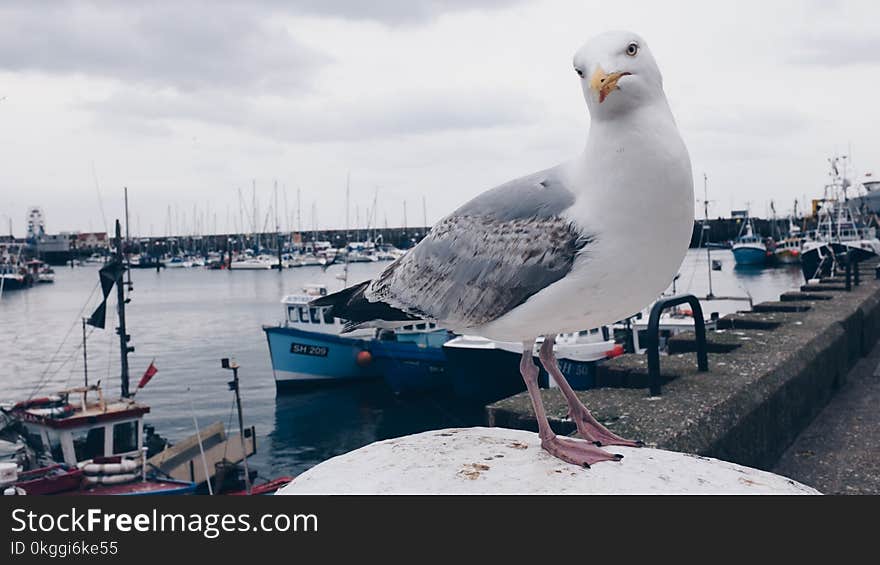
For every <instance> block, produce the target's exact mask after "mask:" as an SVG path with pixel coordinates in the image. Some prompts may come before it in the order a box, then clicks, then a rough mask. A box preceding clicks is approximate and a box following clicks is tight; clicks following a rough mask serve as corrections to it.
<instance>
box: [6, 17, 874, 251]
mask: <svg viewBox="0 0 880 565" xmlns="http://www.w3.org/2000/svg"><path fill="white" fill-rule="evenodd" d="M878 21H880V4H877V3H876V2H854V1H841V2H833V1H828V0H822V1H818V0H815V1H804V0H800V1H792V2H781V1H775V0H774V1H772V2H768V1H766V0H763V1H758V2H742V1H737V2H733V1H729V2H725V3H719V2H678V3H675V2H642V1H638V0H629V1H627V2H607V1H604V2H591V1H583V0H581V1H568V0H542V1H527V0H522V1H517V0H455V1H440V0H436V1H433V0H372V1H370V2H362V1H360V0H347V1H338V2H333V1H322V0H299V1H297V0H288V1H282V0H278V1H277V2H273V1H269V0H264V1H257V2H247V3H245V2H223V1H216V0H215V1H204V2H202V1H197V0H183V1H177V2H143V3H137V6H136V5H135V3H128V2H114V3H110V2H106V3H105V2H64V1H58V2H41V1H21V2H18V1H15V0H6V1H4V2H3V3H2V4H0V29H2V30H3V33H0V232H2V233H5V232H6V231H7V226H8V223H9V218H11V219H12V222H13V227H14V231H15V233H16V234H17V235H23V233H24V224H25V215H26V212H27V208H28V207H29V206H32V205H39V206H41V207H42V208H43V210H44V213H45V216H46V221H47V229H48V231H49V232H58V231H60V230H82V231H87V230H100V231H103V230H104V226H105V219H104V218H106V222H107V223H111V222H112V219H113V218H114V217H117V216H118V215H119V214H121V210H122V187H123V186H128V187H129V195H130V207H131V223H132V231H134V232H137V233H139V234H142V235H150V234H154V235H162V234H164V233H165V231H166V230H167V229H168V228H169V227H171V228H174V229H175V231H183V232H191V231H192V230H193V229H194V225H193V224H194V222H193V214H194V210H195V214H196V216H198V217H199V223H200V224H201V229H200V231H204V232H212V231H214V227H215V224H216V228H217V230H218V231H234V230H242V229H244V230H248V231H249V230H250V228H251V224H252V223H253V221H252V220H251V219H249V218H248V216H250V215H251V200H252V193H251V185H252V182H253V181H255V182H256V188H257V199H258V210H259V216H260V217H259V218H258V220H257V224H258V225H259V226H260V227H263V226H267V227H268V228H269V229H270V230H271V229H274V226H275V220H274V217H272V218H269V219H268V221H267V216H268V215H271V214H269V211H270V206H271V205H272V200H273V183H274V182H276V181H277V183H278V186H279V189H278V193H279V197H278V198H279V206H278V208H279V210H280V212H281V214H280V215H281V219H280V223H281V224H282V227H283V228H285V227H288V225H289V227H290V228H291V229H295V228H296V225H297V219H296V216H297V214H296V209H297V203H296V201H297V198H296V193H297V188H299V189H300V190H301V202H302V205H301V206H302V223H303V227H304V228H311V226H312V222H313V214H312V210H313V209H315V210H316V211H317V212H316V214H315V216H316V218H315V221H316V223H317V225H318V226H319V227H342V226H344V223H345V186H346V176H347V174H348V173H349V172H350V174H351V194H352V198H351V223H352V224H354V223H355V216H356V211H357V213H358V215H359V217H360V224H362V225H364V224H366V222H367V220H366V218H365V216H366V210H367V208H371V207H372V203H373V200H374V196H375V195H376V194H378V197H377V201H378V208H377V214H376V216H377V217H376V219H375V220H374V223H377V224H378V225H380V226H382V225H384V224H385V223H386V221H387V223H388V225H391V226H396V225H401V224H402V223H403V207H404V201H406V203H407V209H408V214H407V216H408V217H407V222H408V224H409V225H414V224H421V223H422V222H423V211H422V202H423V198H424V201H425V202H426V204H427V206H426V207H427V220H428V222H433V221H436V220H437V219H439V218H440V217H442V216H443V215H445V214H446V213H448V212H450V211H452V210H453V209H454V208H456V207H457V206H458V205H460V204H461V203H463V202H464V201H466V200H468V199H469V198H471V197H473V196H475V195H477V194H478V193H480V192H482V191H483V190H485V189H488V188H491V187H492V186H495V185H497V184H499V183H501V182H504V181H506V180H509V179H511V178H515V177H518V176H521V175H523V174H526V173H529V172H533V171H535V170H539V169H541V168H545V167H547V166H550V165H553V164H555V163H557V162H559V161H562V160H565V159H568V158H570V157H572V156H573V155H575V154H576V153H577V152H579V151H581V150H582V147H583V144H584V141H585V138H586V132H587V129H588V127H589V116H588V113H587V110H586V106H585V104H584V101H583V98H582V94H581V91H580V87H579V85H578V79H577V77H576V75H575V73H574V72H573V70H572V64H571V57H572V54H573V53H574V52H575V51H576V50H577V48H578V47H580V45H581V44H583V43H584V41H586V40H587V39H588V38H589V37H591V36H592V35H594V34H596V33H600V32H602V31H606V30H609V29H630V30H632V31H635V32H637V33H639V34H641V35H642V36H643V37H644V38H645V39H646V41H647V42H648V43H649V45H650V47H651V49H652V51H653V52H654V55H655V57H656V59H657V61H658V63H659V65H660V68H661V71H662V72H663V74H664V81H665V89H666V93H667V96H668V98H669V100H670V103H671V105H672V108H673V112H674V114H675V116H676V119H677V121H678V124H679V127H680V129H681V131H682V134H683V137H684V139H685V142H686V144H687V145H688V148H689V150H690V153H691V160H692V162H693V166H694V176H695V184H696V185H697V188H698V191H697V192H698V197H699V198H701V197H702V190H701V189H702V175H703V172H705V173H707V174H708V176H709V198H710V200H712V201H713V203H712V206H711V208H710V214H711V215H713V216H717V215H726V214H728V213H729V211H730V209H731V208H743V207H745V206H746V204H747V203H748V202H750V203H751V209H752V212H753V213H754V214H758V215H764V214H766V213H767V210H768V208H767V207H768V202H769V200H770V199H771V198H773V199H775V200H776V202H777V209H778V210H780V211H788V210H789V209H790V208H791V206H792V202H793V200H794V199H795V198H799V199H802V198H803V197H804V196H806V197H807V198H810V197H817V196H820V195H821V191H822V186H823V184H824V181H825V179H826V169H827V163H826V158H827V157H829V156H831V155H832V154H834V153H846V152H847V151H848V147H849V146H850V144H851V147H852V158H853V164H854V169H855V171H854V172H855V173H857V174H856V176H858V175H860V174H861V173H864V172H866V171H869V170H872V168H876V170H877V172H878V173H880V150H878V141H877V139H878V132H880V130H878V124H880V103H878V95H880V26H878V25H877V22H878ZM377 189H378V192H377ZM239 190H241V191H242V195H243V200H244V201H245V206H242V205H241V204H240V202H241V201H240V199H239ZM285 192H286V199H287V204H286V206H285V202H284V199H285V198H284V195H285ZM313 203H314V206H313ZM285 209H286V213H285ZM700 214H702V212H700ZM241 216H245V218H244V220H241V219H240V217H241ZM169 220H170V222H169ZM169 223H170V225H169ZM242 223H243V224H244V226H243V228H242V225H241V224H242Z"/></svg>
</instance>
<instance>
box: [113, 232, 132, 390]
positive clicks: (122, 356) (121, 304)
mask: <svg viewBox="0 0 880 565" xmlns="http://www.w3.org/2000/svg"><path fill="white" fill-rule="evenodd" d="M116 261H117V262H118V263H119V266H120V269H119V271H118V274H117V275H116V311H117V313H118V315H119V327H118V328H116V333H118V334H119V360H120V369H121V375H120V380H121V381H122V398H128V397H129V396H130V394H129V392H128V354H129V353H131V352H132V351H134V347H130V346H129V345H128V340H130V339H131V336H130V335H128V334H127V333H126V332H125V301H126V298H125V288H123V286H122V271H123V270H124V268H123V265H124V264H125V263H124V261H123V258H122V227H121V226H120V225H119V220H116Z"/></svg>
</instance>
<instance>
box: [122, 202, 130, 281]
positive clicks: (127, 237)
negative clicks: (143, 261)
mask: <svg viewBox="0 0 880 565" xmlns="http://www.w3.org/2000/svg"><path fill="white" fill-rule="evenodd" d="M122 190H123V191H124V192H125V245H126V246H130V245H131V239H130V237H129V235H128V187H127V186H123V187H122ZM125 266H126V268H127V270H128V274H127V275H126V278H127V279H128V282H127V284H128V287H129V290H130V289H131V263H130V262H129V258H128V252H127V251H126V253H125Z"/></svg>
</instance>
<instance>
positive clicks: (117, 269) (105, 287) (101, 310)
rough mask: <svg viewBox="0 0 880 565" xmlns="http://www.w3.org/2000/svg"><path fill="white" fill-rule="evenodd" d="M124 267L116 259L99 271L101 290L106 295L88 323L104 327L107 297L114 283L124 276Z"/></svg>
mask: <svg viewBox="0 0 880 565" xmlns="http://www.w3.org/2000/svg"><path fill="white" fill-rule="evenodd" d="M124 269H125V267H123V266H122V264H121V263H119V262H118V261H116V260H115V259H114V260H112V261H110V262H109V263H107V264H106V265H104V266H103V267H101V270H100V271H98V274H99V276H100V280H101V291H102V292H103V293H104V297H103V298H102V299H101V303H100V304H98V307H97V308H95V311H94V312H93V313H92V315H91V317H90V318H89V319H88V320H87V321H86V323H87V324H88V325H90V326H95V327H96V328H101V329H104V321H105V319H106V318H107V297H108V296H110V291H111V290H113V284H114V283H115V282H116V281H117V280H119V278H120V277H121V276H122V271H123V270H124Z"/></svg>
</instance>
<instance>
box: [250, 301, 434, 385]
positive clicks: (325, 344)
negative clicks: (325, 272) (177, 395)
mask: <svg viewBox="0 0 880 565" xmlns="http://www.w3.org/2000/svg"><path fill="white" fill-rule="evenodd" d="M326 294H327V287H326V286H325V285H320V284H312V285H306V286H305V287H304V288H303V292H302V293H300V294H291V295H288V296H285V297H284V298H283V299H282V301H281V302H282V304H284V312H285V318H284V322H282V323H281V324H279V325H277V326H264V327H263V331H264V332H266V339H267V340H268V343H269V354H270V356H271V359H272V371H273V372H274V375H275V387H276V389H277V390H279V391H281V390H289V389H300V388H309V387H314V386H322V385H328V384H342V383H346V382H352V381H358V380H365V379H379V378H382V377H385V378H386V380H387V381H388V384H389V386H390V387H391V389H392V390H393V391H394V392H396V393H407V392H417V391H426V390H432V389H434V388H436V387H439V386H442V382H443V376H442V375H443V369H444V365H445V358H444V356H443V350H442V345H443V343H444V342H446V341H448V340H449V339H450V337H451V336H450V335H449V334H448V333H447V332H446V330H443V329H440V328H438V327H437V325H436V324H434V323H433V322H414V323H412V324H410V325H408V326H404V327H402V328H396V329H393V330H390V329H374V328H364V329H358V330H354V331H353V332H349V333H346V334H344V335H343V334H342V330H343V326H344V320H341V319H339V318H335V317H333V316H332V315H331V314H330V308H329V307H315V306H310V305H309V303H310V302H311V301H312V300H314V299H316V298H319V297H321V296H326Z"/></svg>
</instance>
